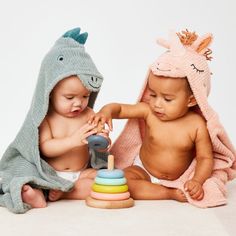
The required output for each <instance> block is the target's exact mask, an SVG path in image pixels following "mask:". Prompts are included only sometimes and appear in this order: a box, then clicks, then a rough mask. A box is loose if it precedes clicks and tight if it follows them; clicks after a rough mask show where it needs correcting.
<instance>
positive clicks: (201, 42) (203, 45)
mask: <svg viewBox="0 0 236 236" xmlns="http://www.w3.org/2000/svg"><path fill="white" fill-rule="evenodd" d="M212 41H213V35H212V34H210V33H209V34H205V35H204V36H202V37H198V38H197V40H196V41H195V42H194V43H193V45H192V48H193V49H195V51H196V52H198V53H200V54H203V53H204V52H205V51H206V49H207V48H208V47H209V45H210V44H211V42H212Z"/></svg>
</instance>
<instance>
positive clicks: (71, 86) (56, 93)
mask: <svg viewBox="0 0 236 236" xmlns="http://www.w3.org/2000/svg"><path fill="white" fill-rule="evenodd" d="M89 96H90V91H89V90H87V89H86V88H85V87H84V86H83V84H82V83H81V81H80V79H79V78H78V77H77V76H70V77H68V78H65V79H63V80H61V81H60V82H59V83H58V84H57V85H56V86H55V87H54V89H53V91H52V93H51V103H50V105H51V107H52V109H53V111H55V112H56V113H58V114H60V115H62V116H65V117H76V116H78V115H79V114H80V113H81V112H82V111H83V110H84V109H85V108H86V107H87V105H88V101H89Z"/></svg>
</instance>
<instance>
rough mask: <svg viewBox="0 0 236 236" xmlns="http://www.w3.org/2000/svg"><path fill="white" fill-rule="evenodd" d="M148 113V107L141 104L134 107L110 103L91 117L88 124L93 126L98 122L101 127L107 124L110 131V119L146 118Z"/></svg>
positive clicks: (111, 127)
mask: <svg viewBox="0 0 236 236" xmlns="http://www.w3.org/2000/svg"><path fill="white" fill-rule="evenodd" d="M149 111H150V109H149V106H148V105H147V104H146V103H143V102H141V103H137V104H135V105H130V104H120V103H110V104H107V105H105V106H104V107H102V109H101V110H100V111H99V112H98V113H96V114H95V115H93V116H92V117H91V119H90V120H89V122H90V123H92V124H95V125H97V124H98V123H99V122H100V123H101V125H104V124H105V123H107V124H108V127H109V129H110V130H112V129H113V126H112V119H130V118H146V116H147V115H148V112H149Z"/></svg>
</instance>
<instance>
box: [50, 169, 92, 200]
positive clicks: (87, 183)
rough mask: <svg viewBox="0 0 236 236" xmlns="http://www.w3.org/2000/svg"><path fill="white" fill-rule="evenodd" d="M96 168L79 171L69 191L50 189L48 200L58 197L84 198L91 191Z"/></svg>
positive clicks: (57, 198)
mask: <svg viewBox="0 0 236 236" xmlns="http://www.w3.org/2000/svg"><path fill="white" fill-rule="evenodd" d="M95 176H96V170H94V169H92V168H90V169H86V170H84V171H82V172H81V174H80V177H79V179H78V180H77V181H76V182H75V185H74V188H73V189H72V191H70V192H62V191H60V190H50V191H49V196H48V198H49V200H50V201H57V200H59V199H78V200H83V199H85V198H86V197H87V196H88V195H89V194H90V191H91V188H92V184H93V182H94V178H95Z"/></svg>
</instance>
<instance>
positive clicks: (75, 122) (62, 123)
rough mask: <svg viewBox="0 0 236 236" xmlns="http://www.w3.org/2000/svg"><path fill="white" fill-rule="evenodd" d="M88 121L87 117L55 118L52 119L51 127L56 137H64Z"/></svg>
mask: <svg viewBox="0 0 236 236" xmlns="http://www.w3.org/2000/svg"><path fill="white" fill-rule="evenodd" d="M86 122H87V120H86V119H84V118H80V119H76V118H73V119H70V118H68V119H61V120H59V119H54V120H50V128H51V132H52V135H53V137H54V138H63V137H67V136H70V135H71V134H73V133H74V132H75V131H76V130H78V129H80V128H81V127H82V126H83V125H85V124H86Z"/></svg>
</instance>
